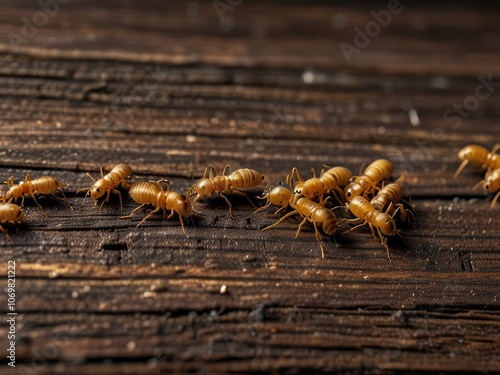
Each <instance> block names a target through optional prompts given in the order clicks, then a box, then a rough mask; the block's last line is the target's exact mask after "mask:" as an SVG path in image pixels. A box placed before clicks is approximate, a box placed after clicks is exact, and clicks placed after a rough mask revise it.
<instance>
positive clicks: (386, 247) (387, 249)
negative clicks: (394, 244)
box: [370, 224, 392, 263]
mask: <svg viewBox="0 0 500 375" xmlns="http://www.w3.org/2000/svg"><path fill="white" fill-rule="evenodd" d="M370 226H371V224H370ZM377 232H378V236H379V237H380V243H381V244H382V245H384V247H385V250H386V251H387V259H389V263H392V260H391V255H390V253H389V246H387V238H386V237H384V236H383V235H382V232H381V231H380V229H379V228H377Z"/></svg>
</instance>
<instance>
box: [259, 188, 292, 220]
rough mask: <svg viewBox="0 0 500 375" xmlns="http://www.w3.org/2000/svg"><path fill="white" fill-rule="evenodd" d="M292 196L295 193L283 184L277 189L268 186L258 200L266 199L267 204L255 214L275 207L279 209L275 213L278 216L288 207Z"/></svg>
mask: <svg viewBox="0 0 500 375" xmlns="http://www.w3.org/2000/svg"><path fill="white" fill-rule="evenodd" d="M292 195H293V193H292V191H291V190H290V188H289V187H288V185H285V184H282V183H281V182H280V183H279V185H278V186H275V187H272V186H271V187H269V186H266V188H265V189H264V192H263V193H262V195H261V196H260V197H257V198H258V199H266V200H267V203H266V204H265V205H264V206H262V207H260V208H258V209H257V210H255V212H254V213H256V212H260V211H264V210H265V209H266V208H268V207H269V206H271V205H273V206H274V207H277V208H278V210H277V211H276V212H275V214H277V213H278V212H279V211H281V210H282V209H284V208H286V207H288V205H289V201H290V198H291V197H292Z"/></svg>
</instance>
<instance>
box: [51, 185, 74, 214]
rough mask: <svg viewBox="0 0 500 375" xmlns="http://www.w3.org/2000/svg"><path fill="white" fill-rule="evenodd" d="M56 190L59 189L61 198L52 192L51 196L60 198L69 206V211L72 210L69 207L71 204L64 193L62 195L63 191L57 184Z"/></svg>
mask: <svg viewBox="0 0 500 375" xmlns="http://www.w3.org/2000/svg"><path fill="white" fill-rule="evenodd" d="M57 190H59V191H60V192H61V194H62V196H63V198H59V197H58V196H56V195H54V194H52V196H53V197H54V198H56V199H61V200H63V201H65V202H66V204H67V205H68V206H69V209H70V210H71V212H73V207H71V205H70V204H69V202H68V199H67V198H66V195H64V191H63V190H62V189H61V187H60V186H58V187H57Z"/></svg>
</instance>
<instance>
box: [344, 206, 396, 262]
mask: <svg viewBox="0 0 500 375" xmlns="http://www.w3.org/2000/svg"><path fill="white" fill-rule="evenodd" d="M346 208H347V209H348V210H349V211H351V213H352V214H353V215H354V216H356V219H353V220H347V221H350V222H359V221H361V224H359V225H356V226H355V227H353V228H351V229H349V230H348V231H346V232H344V233H347V232H350V231H352V230H354V229H356V228H359V227H361V226H363V225H366V224H368V226H369V227H370V230H371V232H372V235H373V237H376V236H375V233H377V234H378V236H379V238H380V242H381V243H382V245H384V247H385V249H386V250H387V258H388V259H389V262H390V261H391V257H390V255H389V246H387V236H393V235H395V234H399V233H398V232H397V228H396V222H395V221H394V219H393V217H392V216H390V215H389V214H387V213H385V212H382V211H380V210H377V209H376V208H375V207H374V206H373V205H372V204H371V203H370V202H368V201H367V200H366V198H364V197H362V196H355V197H354V198H352V199H351V200H350V201H349V202H348V203H346Z"/></svg>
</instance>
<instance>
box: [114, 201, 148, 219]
mask: <svg viewBox="0 0 500 375" xmlns="http://www.w3.org/2000/svg"><path fill="white" fill-rule="evenodd" d="M146 204H147V203H144V204H141V205H140V206H139V207H136V208H134V210H133V211H132V212H131V213H130V215H127V216H120V219H130V218H131V217H132V216H134V214H135V213H136V212H137V211H138V210H140V209H141V208H142V207H144V206H145V205H146Z"/></svg>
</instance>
